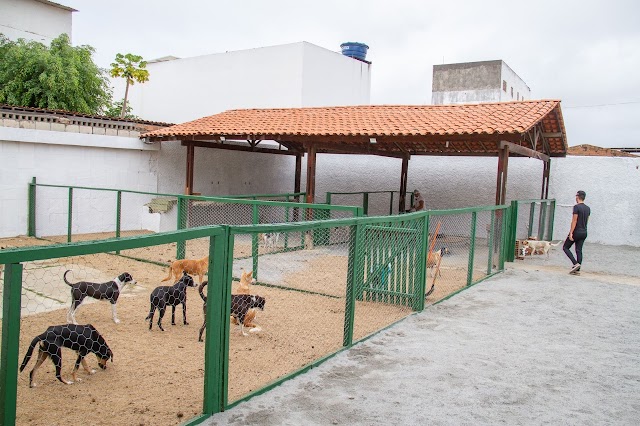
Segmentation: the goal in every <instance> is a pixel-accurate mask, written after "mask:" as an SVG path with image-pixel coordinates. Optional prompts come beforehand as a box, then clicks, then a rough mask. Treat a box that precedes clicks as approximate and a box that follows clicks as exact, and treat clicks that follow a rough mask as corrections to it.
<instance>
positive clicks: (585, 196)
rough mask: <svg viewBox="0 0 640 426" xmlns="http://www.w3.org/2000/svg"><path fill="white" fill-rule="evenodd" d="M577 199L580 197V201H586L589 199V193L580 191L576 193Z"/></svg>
mask: <svg viewBox="0 0 640 426" xmlns="http://www.w3.org/2000/svg"><path fill="white" fill-rule="evenodd" d="M576 197H578V198H579V199H580V201H584V199H585V198H587V193H586V192H584V191H578V192H576Z"/></svg>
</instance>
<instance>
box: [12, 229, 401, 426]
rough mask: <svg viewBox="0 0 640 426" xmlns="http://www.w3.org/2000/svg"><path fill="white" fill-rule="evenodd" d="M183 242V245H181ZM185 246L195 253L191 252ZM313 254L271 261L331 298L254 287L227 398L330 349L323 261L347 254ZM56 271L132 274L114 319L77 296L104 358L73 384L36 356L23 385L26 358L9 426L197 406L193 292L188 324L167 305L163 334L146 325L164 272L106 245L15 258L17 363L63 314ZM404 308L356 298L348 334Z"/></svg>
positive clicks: (337, 313) (168, 255) (134, 421)
mask: <svg viewBox="0 0 640 426" xmlns="http://www.w3.org/2000/svg"><path fill="white" fill-rule="evenodd" d="M1 243H2V244H0V245H2V246H4V247H6V246H9V247H17V246H28V245H41V244H47V242H46V241H40V240H34V239H29V238H14V239H3V240H2V241H1ZM187 248H188V254H189V244H187ZM173 253H175V246H174V245H164V246H159V247H150V248H144V249H138V250H130V251H127V252H126V253H123V254H126V255H130V256H134V257H144V258H145V259H153V260H156V261H159V262H163V261H168V260H171V259H172V258H173ZM295 253H298V254H296V255H297V256H300V255H304V254H302V253H303V252H302V251H301V252H292V253H288V254H291V255H292V256H293V255H294V254H295ZM192 255H194V257H200V255H201V252H200V253H195V252H194V253H192ZM323 258H324V256H323V255H320V256H319V257H318V256H316V257H315V258H313V257H312V258H311V259H309V261H307V262H303V263H304V264H303V265H302V267H301V268H292V267H289V266H287V262H280V263H281V265H283V267H282V270H281V271H280V272H279V273H280V278H281V280H282V283H284V284H294V283H300V282H306V283H307V284H309V285H308V286H307V287H308V288H307V287H305V286H303V287H304V288H303V289H305V290H309V289H317V290H322V291H323V292H326V293H327V294H329V295H336V296H334V297H326V296H321V295H317V294H309V293H304V292H299V291H290V290H284V289H279V288H268V287H263V286H255V287H254V289H255V292H256V293H258V294H260V295H261V296H264V297H265V298H266V299H267V303H266V307H265V310H264V312H260V313H259V314H258V317H257V320H256V323H258V324H259V325H260V326H261V327H262V331H261V332H259V333H252V334H250V335H249V336H246V337H245V336H242V335H241V334H240V332H239V330H238V329H237V328H236V327H233V328H232V330H231V331H232V333H231V340H230V358H229V401H234V400H237V399H239V398H241V397H242V396H244V395H246V394H248V393H249V392H251V391H253V390H256V389H259V388H261V387H263V386H265V385H266V384H268V383H270V382H272V381H273V380H275V379H277V378H279V377H282V376H284V375H286V374H288V373H290V372H292V371H294V370H296V369H298V368H300V367H302V366H304V365H306V364H308V363H310V362H312V361H314V360H316V359H319V358H321V357H323V356H325V355H327V354H329V353H331V352H333V351H335V350H337V349H339V348H340V347H341V345H342V338H343V323H344V309H345V300H344V286H345V282H344V271H343V268H342V267H336V268H333V269H329V270H327V265H332V264H333V265H336V266H339V265H343V266H344V265H346V263H345V262H346V261H344V260H342V259H339V258H338V257H331V256H328V257H327V258H326V259H324V260H323ZM288 259H289V260H291V259H292V258H291V257H289V258H288ZM285 260H286V258H285ZM67 269H71V270H72V273H71V274H70V276H69V278H70V279H71V280H72V281H78V280H81V279H88V280H91V281H97V282H103V281H107V280H109V279H112V278H113V277H115V276H116V275H118V274H120V273H121V272H124V271H127V272H129V273H131V274H132V275H133V277H134V278H135V279H136V280H137V281H138V284H137V285H136V286H133V287H131V286H128V287H126V288H125V290H124V291H123V293H122V296H121V299H120V301H119V302H118V316H119V318H120V320H121V323H119V324H115V323H114V322H113V321H112V319H111V309H110V306H109V305H108V304H107V303H104V302H93V303H85V304H83V305H82V306H81V307H80V308H79V310H78V312H77V314H76V318H77V320H78V322H79V323H80V324H83V323H91V324H93V325H94V326H95V327H96V328H97V329H98V330H99V331H100V333H101V334H102V335H103V336H104V338H105V339H106V341H107V343H108V344H109V346H110V347H111V349H112V350H113V352H114V362H113V363H109V364H108V367H107V370H105V371H101V370H99V371H98V372H97V373H96V374H95V375H88V374H87V373H85V372H84V371H83V370H80V372H79V377H80V378H81V379H82V381H79V382H77V383H75V384H73V385H64V384H62V383H60V382H58V381H57V380H56V379H55V376H54V367H53V364H52V363H51V362H50V361H47V362H46V363H45V364H43V366H42V367H41V368H40V369H39V370H38V374H37V377H36V379H37V380H36V382H37V383H38V386H37V387H35V388H33V389H30V388H29V379H28V372H29V371H30V370H31V368H32V367H33V365H34V363H35V358H32V360H31V363H30V364H29V365H28V366H27V368H26V370H25V371H24V372H23V373H21V374H19V381H18V406H17V417H18V424H20V425H67V424H72V423H75V422H77V420H78V419H79V418H81V419H83V422H85V424H92V425H93V424H95V425H113V424H118V425H124V424H126V425H158V424H179V423H181V422H183V421H185V420H188V419H189V418H192V417H194V416H196V415H198V414H199V413H200V412H201V409H202V398H203V390H202V389H203V380H204V369H203V364H204V350H203V344H202V343H199V342H198V341H197V336H198V329H199V327H200V325H201V324H202V321H203V315H202V301H201V299H200V297H199V295H198V294H197V289H195V288H190V289H189V290H188V302H187V305H188V312H187V318H188V321H189V325H183V324H182V311H181V309H179V310H178V311H177V312H176V322H177V325H175V326H171V325H170V323H171V317H170V315H171V314H170V311H168V312H167V314H166V315H165V317H164V320H163V325H164V326H165V329H166V331H165V332H161V331H159V330H158V329H157V326H156V324H155V323H154V325H153V330H152V331H149V330H148V322H145V321H144V318H145V316H146V315H147V313H148V311H149V293H150V292H151V291H152V290H153V288H155V287H156V286H158V285H166V284H168V283H167V282H164V283H161V282H160V280H161V279H162V278H164V277H165V276H166V275H167V270H168V268H167V267H163V266H158V265H154V264H151V263H146V262H139V261H135V260H132V259H128V258H125V257H122V256H115V255H112V254H97V255H90V256H78V257H73V258H63V259H58V260H47V261H39V262H30V263H26V264H25V272H24V275H23V276H24V278H23V286H24V289H25V290H24V292H23V314H22V321H21V330H20V355H19V356H20V361H22V357H23V356H24V354H25V352H26V349H27V347H28V345H29V343H30V341H31V340H32V339H33V337H35V336H36V335H38V334H40V333H42V332H43V331H44V330H46V328H47V327H48V326H51V325H57V324H64V323H66V318H67V317H66V315H67V310H68V306H69V301H70V299H69V287H68V286H67V285H66V284H64V282H63V281H62V274H63V273H64V271H65V270H67ZM320 278H321V279H320ZM314 280H315V281H314ZM314 282H315V283H316V284H313V283H314ZM314 285H317V286H321V287H317V288H316V287H314ZM235 286H237V283H234V288H235ZM410 313H411V310H410V309H408V308H406V307H399V306H392V305H385V304H380V303H371V302H357V304H356V318H355V321H354V335H355V338H356V339H359V338H362V337H364V336H367V335H369V334H371V333H373V332H375V331H376V330H379V329H381V328H384V327H385V326H386V325H388V324H391V323H393V322H394V321H397V320H399V319H401V318H403V317H405V316H407V315H409V314H410ZM156 318H157V313H156ZM74 361H75V353H74V352H72V351H69V350H66V349H65V350H64V351H63V376H64V377H66V378H69V377H70V373H71V369H72V367H73V363H74ZM88 362H89V365H90V366H91V367H93V368H96V364H97V363H96V359H95V357H93V356H89V357H88ZM42 413H47V415H46V416H43V414H42ZM114 413H117V418H114Z"/></svg>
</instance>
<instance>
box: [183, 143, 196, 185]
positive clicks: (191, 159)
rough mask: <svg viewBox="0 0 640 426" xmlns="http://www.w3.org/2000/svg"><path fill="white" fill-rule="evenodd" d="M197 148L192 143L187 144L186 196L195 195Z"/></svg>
mask: <svg viewBox="0 0 640 426" xmlns="http://www.w3.org/2000/svg"><path fill="white" fill-rule="evenodd" d="M195 150H196V148H195V146H194V145H193V144H192V143H190V144H187V176H186V184H185V188H184V193H185V194H186V195H191V194H193V166H194V163H195Z"/></svg>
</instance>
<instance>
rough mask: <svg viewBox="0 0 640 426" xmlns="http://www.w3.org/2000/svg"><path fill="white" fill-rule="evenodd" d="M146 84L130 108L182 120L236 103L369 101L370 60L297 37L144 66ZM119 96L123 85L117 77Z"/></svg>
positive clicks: (276, 104) (282, 105) (275, 105)
mask: <svg viewBox="0 0 640 426" xmlns="http://www.w3.org/2000/svg"><path fill="white" fill-rule="evenodd" d="M147 69H148V70H149V81H148V82H146V83H144V84H136V85H134V86H133V87H132V88H130V92H129V96H130V100H131V107H132V108H133V113H134V114H136V115H137V116H139V117H142V118H144V119H145V120H152V121H161V122H168V123H182V122H186V121H191V120H195V119H197V118H201V117H205V116H208V115H212V114H217V113H219V112H222V111H226V110H229V109H236V108H285V107H301V106H327V105H360V104H368V103H369V93H370V83H371V82H370V71H371V70H370V65H368V64H365V63H363V62H360V61H357V60H355V59H351V58H347V57H345V56H343V55H341V54H338V53H336V52H332V51H330V50H327V49H324V48H321V47H318V46H315V45H313V44H310V43H306V42H300V43H292V44H285V45H280V46H271V47H261V48H257V49H249V50H240V51H235V52H226V53H216V54H212V55H205V56H198V57H194V58H184V59H174V60H170V61H163V62H155V63H150V64H148V65H147ZM112 84H113V86H114V98H116V99H120V98H122V97H123V96H124V82H123V80H122V79H113V80H112Z"/></svg>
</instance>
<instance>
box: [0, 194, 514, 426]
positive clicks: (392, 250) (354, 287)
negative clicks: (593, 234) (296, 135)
mask: <svg viewBox="0 0 640 426" xmlns="http://www.w3.org/2000/svg"><path fill="white" fill-rule="evenodd" d="M196 198H198V197H196ZM184 200H187V201H193V200H192V199H191V197H187V198H184ZM244 201H245V202H248V203H249V204H248V205H250V206H253V205H255V204H251V202H252V201H254V200H244ZM183 203H184V201H183ZM285 207H286V206H285ZM253 208H254V207H251V209H253ZM295 208H300V210H299V211H298V212H297V214H299V215H300V216H301V217H305V216H306V214H305V213H306V212H305V211H304V210H303V208H304V207H300V206H298V207H295ZM307 208H308V207H307ZM511 209H512V207H507V206H491V207H476V208H467V209H455V210H445V211H426V212H416V213H410V214H404V215H399V216H390V217H345V218H337V219H335V218H333V219H326V220H325V219H322V220H314V221H306V222H303V221H297V222H293V221H292V222H289V223H280V224H270V223H261V224H247V225H222V226H206V227H197V228H189V229H180V230H176V231H172V232H168V233H159V234H149V235H141V236H133V237H121V238H118V239H110V240H103V241H89V242H72V243H70V244H60V245H55V246H42V247H29V248H16V249H7V250H2V251H0V265H3V266H4V275H3V280H2V285H3V297H2V300H3V309H2V312H3V318H2V325H3V330H2V331H3V332H2V346H1V347H2V352H1V353H0V358H1V360H0V361H1V364H2V372H1V373H0V380H1V383H0V384H1V388H0V398H2V401H1V404H2V408H1V410H2V412H1V413H0V415H1V416H2V419H3V424H12V421H13V419H15V418H16V413H17V415H18V416H20V415H21V413H22V415H25V414H24V413H25V410H28V409H31V413H33V410H32V406H33V404H40V403H42V404H45V405H46V407H48V409H47V410H44V409H43V411H42V412H43V413H45V412H46V413H47V416H55V417H56V418H57V419H58V420H59V421H60V422H72V421H73V419H74V418H77V416H81V417H82V418H84V419H85V421H86V422H89V423H91V421H92V418H91V416H92V415H95V411H94V410H93V409H92V408H91V405H92V403H87V404H86V405H87V408H86V410H87V411H86V412H85V411H83V412H78V411H77V410H75V409H74V410H68V397H69V395H67V392H69V391H70V390H71V389H72V388H71V387H67V386H64V385H62V384H60V383H59V382H57V381H55V379H54V378H53V377H52V374H51V373H47V372H46V371H41V372H40V373H39V378H40V380H41V381H42V382H44V383H43V384H42V386H46V387H47V388H46V389H47V390H48V391H47V392H46V395H44V394H42V395H43V396H42V398H38V400H36V401H34V400H33V398H30V393H29V390H26V391H25V392H21V393H20V394H18V393H17V392H16V389H17V387H18V386H27V387H28V378H27V376H28V373H27V372H24V373H22V374H20V373H18V369H17V367H18V362H19V360H20V358H19V355H20V354H24V351H25V350H26V348H27V346H28V344H29V342H30V341H31V339H32V338H33V337H34V336H35V335H37V334H39V333H41V332H42V331H43V330H42V327H43V324H46V325H51V324H56V323H60V324H62V323H64V318H65V316H66V313H67V310H68V306H69V287H68V286H67V285H66V284H64V282H63V281H62V274H63V273H64V271H65V270H67V269H71V270H72V276H73V277H74V278H76V277H77V278H76V279H84V280H89V281H98V279H101V278H100V277H102V276H109V275H113V274H114V273H116V272H115V271H117V272H121V271H124V270H129V271H135V272H134V275H135V276H136V279H137V280H138V283H139V285H140V286H141V288H140V289H138V290H135V291H132V293H131V294H130V295H129V296H130V297H126V298H124V299H121V303H122V306H121V307H120V308H119V309H121V314H120V315H121V316H122V318H121V319H122V321H121V323H120V324H118V325H114V324H112V323H109V324H106V323H104V322H101V318H102V320H104V321H110V318H109V316H108V315H106V312H105V310H107V311H108V307H106V306H105V304H103V303H93V304H89V305H87V306H83V308H82V310H81V311H80V314H79V316H80V318H82V320H88V321H89V320H90V321H91V322H92V323H93V324H94V325H95V326H96V328H98V329H99V330H101V331H102V332H103V334H104V337H105V339H106V340H107V342H109V344H110V345H112V349H113V350H114V365H115V367H111V364H110V365H109V369H107V370H106V371H105V372H99V374H96V375H95V376H92V377H90V378H89V377H87V379H86V382H85V384H84V385H83V386H86V387H87V389H90V393H91V394H93V395H100V394H101V393H103V392H107V391H108V390H107V389H104V387H105V386H107V385H106V384H105V383H108V386H111V387H117V388H120V387H122V388H124V387H125V386H129V385H130V384H131V383H136V384H137V386H134V387H130V389H128V390H127V395H128V398H125V399H123V400H121V401H112V402H110V403H111V404H115V405H110V406H109V408H108V409H109V410H112V411H114V412H119V413H127V415H128V416H130V417H127V421H129V422H137V423H141V422H143V421H144V419H145V416H148V413H149V412H153V413H154V416H155V417H154V421H155V422H157V423H162V424H172V423H174V424H175V423H178V422H184V421H185V420H186V422H187V424H198V423H200V422H202V421H203V420H205V419H206V418H207V417H209V416H211V415H212V414H214V413H216V412H219V411H222V410H225V409H228V408H230V407H233V406H234V405H236V404H238V403H239V402H241V401H243V400H246V399H248V398H250V397H252V396H254V395H256V394H259V393H262V392H265V391H267V390H269V389H272V388H273V387H275V386H277V385H278V384H280V383H282V381H284V380H287V379H289V378H291V377H294V376H296V375H298V374H301V373H303V372H305V371H307V370H308V369H310V368H312V367H314V366H316V365H318V364H319V363H321V362H323V361H325V360H326V359H328V358H329V357H331V356H333V355H335V354H336V353H338V352H340V351H342V350H344V349H345V348H348V347H350V346H351V345H352V344H354V343H356V342H359V341H362V340H364V339H367V338H368V337H369V336H371V335H372V334H374V333H376V332H378V331H380V330H382V329H385V328H386V327H389V326H390V325H392V324H394V323H396V322H397V321H400V320H401V319H403V318H405V317H406V316H408V315H411V314H412V313H413V312H417V311H421V310H422V309H424V307H425V306H427V305H430V304H433V303H437V302H438V301H441V300H444V299H446V298H448V297H451V295H453V294H455V293H457V292H459V291H461V290H463V289H465V288H468V287H469V286H470V285H474V284H477V283H478V282H481V281H482V280H484V279H486V278H487V277H490V276H492V275H493V274H495V273H498V272H500V271H502V270H503V268H504V260H505V249H506V248H507V247H508V241H507V238H508V235H510V234H511V230H510V229H509V226H510V223H511V222H512V220H511V218H510V213H511V211H512V210H511ZM327 211H331V210H327ZM249 213H252V212H251V211H250V212H249ZM289 213H290V214H291V215H293V214H294V211H290V212H289ZM259 235H261V236H264V235H270V236H271V237H275V236H276V235H279V236H280V239H279V240H278V242H277V243H276V244H275V245H269V246H267V247H262V246H261V247H260V249H259V250H258V251H254V250H253V247H252V244H253V243H252V242H253V241H254V240H258V241H260V238H259V237H258V236H259ZM203 239H205V240H206V247H207V250H206V253H207V254H208V255H209V264H208V272H209V274H208V281H209V285H208V286H207V287H206V293H207V298H208V299H207V300H208V301H209V303H207V305H206V310H205V312H204V317H203V316H202V315H203V313H202V309H200V307H201V306H202V305H200V300H199V297H197V295H195V294H193V293H195V291H197V290H188V292H190V293H192V295H191V296H189V317H190V319H191V323H194V322H195V326H194V325H190V326H188V325H184V326H183V325H182V324H178V325H176V326H173V327H171V326H169V325H167V324H168V322H169V321H168V319H165V328H167V327H169V328H168V329H167V330H166V331H165V332H164V333H162V332H160V331H158V329H157V328H156V327H155V324H153V326H154V328H153V330H152V331H149V330H147V325H145V324H144V323H142V322H141V321H140V319H141V318H142V315H145V314H146V312H147V308H148V306H149V304H148V300H149V294H150V292H151V290H152V289H153V288H154V287H155V286H157V285H158V284H160V278H162V277H163V276H164V275H166V269H165V268H160V267H159V266H157V265H155V264H152V263H144V262H141V261H140V260H139V258H140V256H139V252H142V251H147V252H151V251H157V252H159V253H166V252H167V250H169V249H172V248H173V247H175V245H176V244H177V243H178V242H180V241H184V242H185V243H186V246H187V247H189V244H190V242H192V241H197V240H203ZM274 241H275V239H274V240H271V242H274ZM285 241H287V242H295V244H296V246H295V247H291V249H290V250H283V245H284V243H285ZM247 244H249V245H248V247H249V248H250V250H249V251H247V256H245V257H242V256H238V253H237V250H238V247H245V245H247ZM431 245H433V246H434V252H435V251H438V253H440V252H441V253H443V255H442V257H441V258H440V262H438V263H437V267H434V266H433V265H432V263H431V259H430V258H429V256H428V252H429V248H430V247H431ZM294 248H295V249H294ZM243 250H245V249H244V248H243ZM117 253H120V255H117ZM433 254H434V253H432V255H433ZM258 267H259V268H260V274H259V275H258V277H257V281H256V282H255V283H254V284H252V285H251V294H253V295H261V296H262V297H264V298H265V299H266V301H267V302H266V304H265V307H264V309H265V313H264V314H261V313H260V312H259V311H258V316H257V319H256V320H254V321H256V323H257V324H258V326H261V327H263V328H266V329H267V330H268V334H267V335H265V338H263V339H259V338H258V337H257V336H256V335H255V334H253V333H251V332H253V331H255V332H256V333H259V332H260V331H259V330H258V329H259V327H257V326H255V324H253V327H251V328H250V331H249V332H247V334H248V336H242V335H241V334H240V333H239V330H240V326H236V325H233V326H232V324H231V318H230V314H231V313H232V294H236V293H237V291H238V289H239V288H238V287H237V286H238V284H237V283H236V280H237V278H238V277H239V275H240V271H248V270H249V269H254V268H255V271H256V272H257V268H258ZM438 268H439V269H438ZM434 269H435V270H434ZM169 284H170V283H169ZM233 300H235V299H233ZM119 305H120V304H119ZM234 309H236V308H234ZM234 312H235V311H234ZM267 313H268V314H267ZM178 316H179V315H178ZM194 318H195V320H194ZM203 318H206V323H207V329H206V334H205V342H204V351H203V350H202V346H201V345H202V343H198V342H197V338H196V336H197V332H198V327H199V325H200V324H199V319H203ZM247 327H249V325H247ZM123 328H124V330H128V332H124V331H123ZM146 345H152V346H149V347H152V348H158V347H160V346H158V345H161V347H163V348H164V349H163V350H162V351H157V350H152V351H145V352H144V353H145V355H144V356H145V359H144V363H145V367H144V368H141V366H140V365H139V364H138V361H136V360H139V357H140V355H139V354H138V352H139V351H140V350H141V349H143V348H144V349H147V348H148V346H146ZM230 354H233V356H231V355H230ZM154 357H157V359H156V358H154ZM186 359H188V362H186V361H185V360H186ZM274 360H277V362H274ZM89 361H90V362H92V360H90V359H89ZM64 362H65V365H70V363H71V362H72V361H71V360H70V359H68V358H67V359H65V361H64ZM156 367H157V368H158V371H157V372H155V371H156V370H153V369H154V368H156ZM111 368H115V369H116V370H115V371H116V372H117V373H118V374H115V373H111V372H110V369H111ZM181 369H186V370H185V371H182V370H181ZM199 369H201V370H199ZM43 370H44V369H43ZM63 371H67V370H64V369H63ZM162 371H164V372H165V373H166V372H167V371H169V372H170V373H171V374H170V376H171V377H168V376H167V377H165V379H166V380H160V381H158V380H157V379H156V377H160V376H161V375H162V374H163V373H162ZM180 372H182V374H178V375H176V373H180ZM105 374H111V375H112V376H109V381H105V380H104V376H103V375H105ZM138 374H139V376H137V375H138ZM156 374H157V375H158V376H156ZM247 377H249V378H250V380H249V381H248V382H247V380H245V379H246V378H247ZM240 379H242V380H240ZM119 380H120V381H119ZM122 380H124V382H122ZM145 380H153V381H154V382H153V383H154V384H153V386H148V387H145V386H144V385H143V384H142V383H144V381H145ZM179 386H184V387H185V388H184V389H187V390H186V393H188V394H189V395H190V396H189V397H188V398H185V397H184V395H185V393H181V392H185V391H181V390H180V389H177V387H179ZM198 388H199V389H201V391H199V392H197V393H195V392H194V389H198ZM49 390H50V391H49ZM136 392H140V393H142V392H144V397H145V399H144V401H145V402H144V404H143V405H141V406H138V405H136V404H137V402H136V401H138V400H140V399H141V398H139V397H137V395H136ZM173 392H176V394H175V395H173V394H172V393H173ZM177 396H179V397H180V398H177ZM194 396H195V398H194ZM40 399H42V401H40ZM93 403H95V404H101V400H100V398H95V399H94V401H93ZM80 405H82V404H79V406H78V407H77V409H78V410H80V409H84V408H82V407H80ZM173 407H177V408H176V409H173ZM52 410H53V411H52ZM176 410H177V413H176ZM194 413H201V414H196V417H193V416H194ZM30 415H31V416H33V415H34V414H30ZM69 416H74V417H73V418H71V417H69ZM147 419H148V418H147ZM102 420H103V419H101V421H102ZM116 421H117V422H118V424H121V423H122V419H121V418H118V419H117V420H116V419H115V418H114V422H116Z"/></svg>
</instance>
